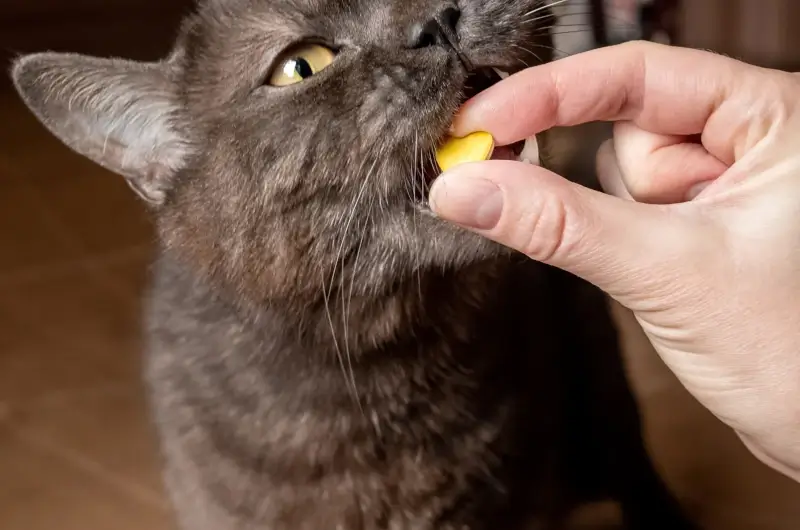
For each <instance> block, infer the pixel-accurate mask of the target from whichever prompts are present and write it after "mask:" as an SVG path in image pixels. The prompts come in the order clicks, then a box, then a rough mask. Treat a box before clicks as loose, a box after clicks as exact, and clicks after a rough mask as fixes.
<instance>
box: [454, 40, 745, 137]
mask: <svg viewBox="0 0 800 530" xmlns="http://www.w3.org/2000/svg"><path fill="white" fill-rule="evenodd" d="M750 68H753V67H751V66H749V65H746V64H744V63H741V62H738V61H735V60H733V59H728V58H726V57H722V56H719V55H715V54H712V53H709V52H702V51H698V50H691V49H685V48H677V47H671V46H664V45H659V44H654V43H649V42H634V43H626V44H620V45H617V46H609V47H606V48H601V49H599V50H593V51H589V52H585V53H581V54H578V55H574V56H572V57H568V58H565V59H560V60H558V61H555V62H552V63H549V64H546V65H543V66H537V67H533V68H529V69H527V70H523V71H522V72H519V73H517V74H516V75H513V76H511V77H509V78H508V79H506V80H504V81H502V82H500V83H498V84H497V85H495V86H493V87H491V88H490V89H488V90H486V91H484V92H482V93H480V94H478V95H477V96H476V97H474V98H473V99H471V100H470V101H468V102H467V103H466V104H465V105H464V107H463V108H462V109H461V110H460V111H459V114H458V115H457V116H456V118H455V121H454V123H453V127H454V133H455V134H456V135H458V136H461V135H464V134H468V133H470V132H472V131H475V130H484V131H488V132H490V133H492V134H493V135H494V137H495V140H496V141H497V142H498V144H500V145H507V144H510V143H513V142H517V141H519V140H522V139H524V138H527V137H529V136H531V135H533V134H536V133H540V132H542V131H545V130H547V129H550V128H552V127H556V126H571V125H579V124H582V123H588V122H592V121H619V120H626V121H632V122H634V123H635V124H636V125H638V126H639V127H640V128H642V129H645V130H647V131H651V132H654V133H658V134H669V135H694V134H699V133H701V132H703V129H704V127H705V124H706V122H707V121H708V119H709V118H710V116H711V115H712V114H713V113H714V111H715V110H717V109H718V108H719V106H720V105H721V104H722V102H723V101H725V99H726V98H727V97H728V94H729V91H730V90H731V89H732V87H733V86H734V82H735V80H736V79H737V76H739V79H740V80H741V77H740V76H741V73H742V71H743V70H746V69H750Z"/></svg>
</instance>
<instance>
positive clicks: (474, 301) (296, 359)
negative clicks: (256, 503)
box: [149, 255, 511, 373]
mask: <svg viewBox="0 0 800 530" xmlns="http://www.w3.org/2000/svg"><path fill="white" fill-rule="evenodd" d="M510 265H511V264H510V262H509V261H508V260H507V259H498V260H490V261H485V262H481V263H476V264H474V265H473V266H470V267H467V268H462V269H459V270H452V271H428V272H423V273H420V274H419V275H418V276H417V275H414V276H412V277H410V278H408V279H407V280H404V281H398V282H397V283H396V284H395V285H393V286H391V287H390V288H388V289H387V290H386V291H385V292H383V293H381V294H376V295H375V296H373V297H370V298H366V297H358V298H356V297H349V295H348V294H347V293H342V292H337V291H334V292H332V293H328V294H326V295H325V296H324V297H323V298H322V299H321V300H320V301H319V302H318V303H316V304H314V305H307V306H305V307H304V308H302V309H300V308H298V307H297V306H295V305H292V304H284V303H280V302H276V303H274V304H270V305H268V306H265V307H261V308H259V309H258V310H257V311H252V310H242V309H241V307H237V305H236V304H235V303H232V302H231V301H230V299H226V298H225V297H224V296H221V295H220V294H219V292H218V291H217V290H215V289H213V288H211V287H209V285H208V283H206V282H204V281H202V280H201V279H199V278H197V277H196V276H195V275H193V274H192V273H191V272H190V271H188V270H187V269H186V268H185V267H181V266H180V265H179V264H178V263H176V262H175V261H174V260H172V259H170V258H169V257H168V256H166V255H161V256H160V257H159V259H158V260H157V263H156V266H155V269H154V271H155V274H154V278H153V279H154V282H153V286H152V290H151V308H150V311H149V317H150V318H149V321H150V332H151V334H155V335H157V336H159V337H172V338H173V340H178V339H180V340H184V341H192V342H197V347H198V351H199V349H200V348H205V349H208V350H209V355H212V356H220V355H223V354H227V353H230V354H232V355H233V354H238V355H249V356H251V357H253V358H259V357H260V358H262V359H264V360H266V361H267V362H268V363H269V365H270V366H271V369H272V370H275V371H281V370H280V367H281V366H284V365H287V366H288V370H287V371H291V372H294V373H297V372H298V370H300V369H301V368H302V370H300V371H304V370H306V369H314V370H315V371H316V370H320V369H322V368H323V367H326V366H327V367H329V368H331V369H333V368H335V369H339V368H340V365H341V362H342V359H345V360H346V361H347V362H348V363H353V364H354V365H356V366H357V367H358V368H359V370H361V371H364V372H365V373H367V372H369V370H370V369H372V368H375V367H376V365H381V364H383V363H386V362H388V361H387V359H391V362H403V360H404V359H405V358H408V357H413V358H419V357H421V356H422V357H425V356H436V357H437V358H438V359H439V360H440V361H442V360H444V359H446V358H451V357H454V359H453V361H454V362H456V363H457V364H459V365H463V364H464V363H467V364H469V363H468V360H467V359H466V357H468V356H469V354H468V353H467V350H473V349H474V345H475V344H479V343H480V342H481V340H480V339H481V337H487V338H489V337H491V338H493V339H496V337H494V336H495V335H497V334H499V333H500V330H499V328H501V327H502V328H505V327H507V326H504V325H503V324H502V321H503V319H502V318H500V316H499V315H500V313H501V312H500V311H499V310H498V308H499V307H501V306H507V300H506V299H507V293H508V290H509V289H508V287H507V285H508V283H509V282H508V274H505V273H507V271H508V269H509V266H510ZM501 278H502V284H501V283H500V281H501V280H500V279H501ZM467 345H469V347H467ZM226 352H227V353H226ZM304 364H306V365H307V366H301V365H304Z"/></svg>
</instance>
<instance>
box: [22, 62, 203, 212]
mask: <svg viewBox="0 0 800 530" xmlns="http://www.w3.org/2000/svg"><path fill="white" fill-rule="evenodd" d="M178 57H179V54H178V53H177V52H175V53H173V55H172V56H171V57H170V58H168V59H166V60H164V61H161V62H153V63H139V62H134V61H126V60H122V59H101V58H98V57H89V56H85V55H76V54H68V53H37V54H33V55H27V56H24V57H21V58H20V59H18V60H16V61H15V63H14V65H13V67H12V71H11V74H12V78H13V80H14V85H15V86H16V89H17V91H18V92H19V94H20V95H21V96H22V99H23V100H24V102H25V103H26V104H27V106H28V107H29V108H30V109H31V111H32V112H33V113H34V114H35V115H36V116H37V118H38V119H39V120H40V121H41V122H42V124H44V126H45V127H47V128H48V129H49V130H50V132H52V133H53V134H54V135H55V136H56V137H58V138H59V139H60V140H61V141H62V142H64V143H65V144H66V145H67V146H69V147H70V148H71V149H73V150H74V151H76V152H78V153H79V154H81V155H83V156H85V157H87V158H89V159H91V160H93V161H94V162H96V163H98V164H100V165H101V166H103V167H105V168H106V169H108V170H110V171H113V172H115V173H118V174H121V175H122V176H124V177H125V178H126V179H127V181H128V183H129V184H130V186H131V187H132V188H133V189H134V190H135V191H136V192H137V193H138V194H139V195H140V196H141V197H142V198H144V199H145V200H146V201H147V202H149V203H151V204H155V205H158V204H160V203H161V202H162V201H163V200H164V197H165V194H166V191H167V189H168V188H169V185H170V182H171V180H172V177H173V175H174V174H175V172H176V171H177V170H178V169H180V167H181V165H182V164H183V161H184V158H185V156H186V152H187V150H188V147H187V143H186V141H185V139H184V138H183V137H182V135H181V134H180V133H179V132H178V130H177V128H176V126H175V116H176V114H177V113H178V111H179V100H178V93H177V88H176V84H175V81H174V74H175V70H176V64H175V63H176V60H177V58H178Z"/></svg>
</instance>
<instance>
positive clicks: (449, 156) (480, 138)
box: [436, 132, 494, 171]
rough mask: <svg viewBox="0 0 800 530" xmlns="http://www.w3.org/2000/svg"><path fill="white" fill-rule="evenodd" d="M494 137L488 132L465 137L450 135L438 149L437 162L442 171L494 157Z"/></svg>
mask: <svg viewBox="0 0 800 530" xmlns="http://www.w3.org/2000/svg"><path fill="white" fill-rule="evenodd" d="M493 151H494V138H493V137H492V135H491V134H489V133H488V132H474V133H472V134H469V135H467V136H465V137H464V138H454V137H450V138H448V139H447V140H445V142H444V143H443V144H442V145H440V146H439V149H437V150H436V162H438V163H439V167H440V168H441V169H442V171H447V170H448V169H450V168H453V167H456V166H457V165H459V164H464V163H466V162H480V161H481V160H488V159H490V158H491V157H492V152H493Z"/></svg>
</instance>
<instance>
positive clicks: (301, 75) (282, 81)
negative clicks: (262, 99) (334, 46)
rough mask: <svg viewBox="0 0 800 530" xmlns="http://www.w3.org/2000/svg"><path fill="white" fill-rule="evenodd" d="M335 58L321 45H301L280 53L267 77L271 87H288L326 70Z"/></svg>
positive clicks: (331, 51) (328, 49)
mask: <svg viewBox="0 0 800 530" xmlns="http://www.w3.org/2000/svg"><path fill="white" fill-rule="evenodd" d="M335 57H336V54H335V53H334V51H333V50H331V49H330V48H328V47H326V46H323V45H321V44H301V45H299V46H295V47H293V48H290V49H289V50H287V51H286V52H284V53H282V54H281V56H280V57H279V58H278V60H277V62H276V67H275V70H273V72H272V74H271V75H270V77H269V84H270V85H272V86H278V87H280V86H288V85H294V84H295V83H299V82H301V81H303V80H304V79H308V78H309V77H311V76H312V75H315V74H318V73H319V72H321V71H322V70H324V69H325V68H327V67H328V66H329V65H330V64H331V63H332V62H333V59H334V58H335Z"/></svg>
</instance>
